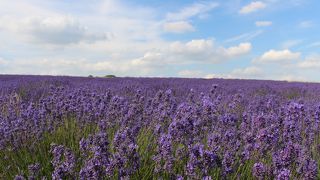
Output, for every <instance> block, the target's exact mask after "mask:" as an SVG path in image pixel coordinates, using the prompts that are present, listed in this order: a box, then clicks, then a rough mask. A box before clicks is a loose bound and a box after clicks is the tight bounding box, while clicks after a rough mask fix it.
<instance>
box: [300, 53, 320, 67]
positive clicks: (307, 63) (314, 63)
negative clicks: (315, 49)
mask: <svg viewBox="0 0 320 180" xmlns="http://www.w3.org/2000/svg"><path fill="white" fill-rule="evenodd" d="M298 67H299V68H305V69H319V68H320V56H309V57H307V58H306V59H305V60H303V61H302V62H299V63H298Z"/></svg>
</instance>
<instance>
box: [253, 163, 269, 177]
mask: <svg viewBox="0 0 320 180" xmlns="http://www.w3.org/2000/svg"><path fill="white" fill-rule="evenodd" d="M266 173H267V170H266V167H265V165H264V164H262V163H261V162H259V163H254V165H253V167H252V174H253V176H254V177H256V178H258V179H264V178H265V176H266Z"/></svg>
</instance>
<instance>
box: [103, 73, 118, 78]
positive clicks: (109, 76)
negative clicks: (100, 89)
mask: <svg viewBox="0 0 320 180" xmlns="http://www.w3.org/2000/svg"><path fill="white" fill-rule="evenodd" d="M104 77H105V78H115V77H116V76H115V75H112V74H108V75H105V76H104Z"/></svg>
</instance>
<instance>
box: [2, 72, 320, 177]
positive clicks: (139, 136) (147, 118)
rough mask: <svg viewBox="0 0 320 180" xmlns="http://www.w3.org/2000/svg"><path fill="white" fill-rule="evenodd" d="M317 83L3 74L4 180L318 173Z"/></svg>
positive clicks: (319, 87) (319, 115)
mask: <svg viewBox="0 0 320 180" xmlns="http://www.w3.org/2000/svg"><path fill="white" fill-rule="evenodd" d="M319 123H320V84H316V83H288V82H284V81H282V82H281V81H257V80H223V79H210V80H209V79H182V78H180V79H176V78H80V77H53V76H14V75H12V76H0V137H1V138H0V179H30V180H32V179H83V180H85V179H99V180H100V179H179V180H181V179H204V180H209V179H245V180H246V179H259V180H260V179H278V180H289V179H306V180H309V179H310V180H311V179H319V178H320V176H319V175H318V169H319V162H320V132H319Z"/></svg>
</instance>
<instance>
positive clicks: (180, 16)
mask: <svg viewBox="0 0 320 180" xmlns="http://www.w3.org/2000/svg"><path fill="white" fill-rule="evenodd" d="M218 6H219V4H218V3H216V2H213V1H210V2H196V3H194V4H192V5H190V6H187V7H184V8H183V9H181V10H180V11H178V12H174V13H168V14H167V20H171V21H172V20H173V21H179V20H186V19H189V18H191V17H194V16H198V17H200V18H201V17H203V16H205V15H206V13H208V12H209V11H211V10H212V9H214V8H216V7H218Z"/></svg>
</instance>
